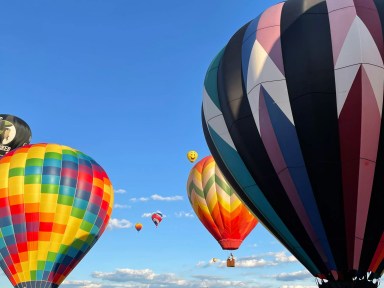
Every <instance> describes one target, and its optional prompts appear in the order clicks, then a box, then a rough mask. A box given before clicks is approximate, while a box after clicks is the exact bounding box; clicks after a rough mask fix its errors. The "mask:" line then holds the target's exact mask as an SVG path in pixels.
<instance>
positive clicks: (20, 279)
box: [0, 143, 113, 288]
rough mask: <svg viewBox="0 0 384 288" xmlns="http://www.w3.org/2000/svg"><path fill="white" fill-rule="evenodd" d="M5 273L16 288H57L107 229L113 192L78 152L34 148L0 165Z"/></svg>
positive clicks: (0, 251)
mask: <svg viewBox="0 0 384 288" xmlns="http://www.w3.org/2000/svg"><path fill="white" fill-rule="evenodd" d="M0 203H1V205H0V217H1V218H0V220H1V221H0V267H1V268H2V269H3V271H4V273H5V274H6V275H7V277H8V279H9V280H10V282H11V283H12V285H13V286H14V287H16V288H24V287H47V288H57V287H58V286H59V285H60V284H61V283H62V281H63V280H64V278H65V277H66V276H67V275H68V274H69V273H70V272H71V271H72V269H74V267H75V266H76V265H77V264H78V263H79V261H80V260H82V258H83V257H84V256H85V254H86V253H87V252H88V251H89V250H90V249H91V248H92V246H93V245H94V244H95V242H96V241H97V240H98V239H99V237H100V236H101V234H102V233H103V232H104V230H105V229H106V227H107V224H108V221H109V218H110V216H111V213H112V207H113V188H112V185H111V182H110V180H109V178H108V176H107V174H106V173H105V171H104V170H103V168H102V167H101V166H99V165H98V164H97V163H96V162H95V161H94V160H93V159H92V158H91V157H89V156H87V155H85V154H83V153H82V152H80V151H77V150H75V149H73V148H70V147H67V146H62V145H57V144H46V143H42V144H33V145H26V146H23V147H20V148H18V149H15V150H12V151H11V152H9V153H7V154H6V155H5V156H3V157H2V158H1V159H0Z"/></svg>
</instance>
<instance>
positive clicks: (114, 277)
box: [72, 269, 262, 288]
mask: <svg viewBox="0 0 384 288" xmlns="http://www.w3.org/2000/svg"><path fill="white" fill-rule="evenodd" d="M92 277H94V278H97V279H99V280H102V281H104V280H105V281H109V282H114V283H112V284H106V283H105V284H104V283H103V284H102V285H101V286H94V287H95V288H96V287H97V288H114V287H124V288H125V287H139V288H142V287H146V288H147V287H167V288H175V287H183V288H199V287H210V288H221V287H249V288H251V287H262V286H260V285H254V284H253V285H251V286H248V285H247V283H246V282H242V281H233V280H229V279H225V278H224V277H213V276H208V275H195V276H193V275H192V277H193V278H196V279H192V280H186V279H182V278H180V277H178V276H176V275H175V274H173V273H165V274H156V273H154V272H153V271H152V270H150V269H143V270H134V269H117V270H116V271H114V272H94V273H93V274H92ZM95 285H100V284H98V283H96V284H95ZM72 287H74V286H72ZM78 287H79V288H88V287H86V286H84V287H83V286H78ZM89 288H93V287H92V286H89Z"/></svg>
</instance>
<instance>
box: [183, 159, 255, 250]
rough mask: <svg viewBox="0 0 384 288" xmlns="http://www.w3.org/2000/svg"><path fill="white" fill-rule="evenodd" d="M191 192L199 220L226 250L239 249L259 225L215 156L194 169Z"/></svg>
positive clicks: (189, 191) (188, 185) (191, 176)
mask: <svg viewBox="0 0 384 288" xmlns="http://www.w3.org/2000/svg"><path fill="white" fill-rule="evenodd" d="M187 192H188V198H189V201H190V202H191V205H192V208H193V210H194V211H195V213H196V215H197V217H198V218H199V219H200V221H201V223H203V225H204V226H205V228H206V229H207V230H208V231H209V233H211V234H212V236H213V237H214V238H215V239H216V240H217V241H218V242H219V244H220V246H221V247H222V248H223V249H224V250H235V249H238V248H239V247H240V245H241V243H242V242H243V240H244V239H245V238H246V237H247V236H248V234H249V233H250V232H251V231H252V230H253V228H255V226H256V224H257V218H255V216H253V215H252V214H251V212H249V210H248V208H247V207H246V206H245V205H244V204H243V202H241V200H240V199H239V198H238V197H237V195H236V194H235V191H234V190H233V188H232V187H231V186H230V185H229V183H228V182H227V181H226V179H225V178H224V176H223V174H222V173H221V171H220V169H219V167H218V166H217V165H216V162H215V160H214V159H213V157H212V156H207V157H205V158H203V159H202V160H200V161H199V162H198V163H197V164H196V165H195V166H194V167H193V168H192V169H191V171H190V173H189V177H188V182H187Z"/></svg>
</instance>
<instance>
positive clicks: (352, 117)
mask: <svg viewBox="0 0 384 288" xmlns="http://www.w3.org/2000/svg"><path fill="white" fill-rule="evenodd" d="M383 38H384V1H383V0H287V1H285V2H282V3H279V4H277V5H274V6H272V7H270V8H269V9H267V10H266V11H265V12H263V13H262V14H261V15H260V16H259V17H257V18H256V19H254V20H252V21H250V22H249V23H247V24H246V25H244V26H243V27H242V28H241V29H239V30H238V31H237V32H236V33H235V35H234V36H233V37H232V38H231V39H230V41H229V42H228V43H227V45H226V47H225V48H224V49H223V50H222V51H221V52H220V53H219V54H218V55H217V56H216V58H215V59H214V60H213V62H212V64H211V66H210V67H209V69H208V72H207V75H206V78H205V84H204V86H205V92H204V100H203V117H202V118H203V128H204V134H205V138H206V140H207V143H208V146H209V148H210V151H211V153H212V155H213V157H214V158H215V160H216V161H217V163H218V165H219V167H220V169H221V171H223V174H224V175H225V177H226V178H227V180H228V181H229V182H230V183H231V185H232V186H233V187H234V188H235V189H236V191H237V192H238V194H239V196H240V197H241V199H242V200H243V201H244V202H246V204H247V206H248V207H249V208H250V209H251V210H252V211H253V212H254V214H255V215H256V216H257V217H258V218H259V220H260V221H261V222H262V223H263V224H264V225H265V226H266V227H267V228H268V230H269V231H271V232H272V233H273V234H274V235H275V236H276V237H277V238H278V239H279V240H280V241H281V242H282V243H283V244H284V246H285V247H287V249H288V250H289V251H291V252H292V254H294V255H295V256H296V258H297V259H299V261H300V262H301V263H302V264H303V265H305V267H306V268H307V269H308V270H309V271H310V272H311V273H312V274H313V275H314V276H317V277H319V278H322V279H323V280H320V279H318V280H319V281H320V282H324V283H320V286H322V287H377V283H378V279H379V278H380V276H381V275H382V273H383V271H384V213H383V212H384V181H383V179H384V124H383V117H382V113H383V87H384V63H383V62H384V40H383Z"/></svg>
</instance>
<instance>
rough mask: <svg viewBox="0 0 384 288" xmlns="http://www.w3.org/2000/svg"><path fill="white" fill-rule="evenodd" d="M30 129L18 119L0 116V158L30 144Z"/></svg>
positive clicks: (6, 115) (10, 116) (5, 115)
mask: <svg viewBox="0 0 384 288" xmlns="http://www.w3.org/2000/svg"><path fill="white" fill-rule="evenodd" d="M31 137H32V134H31V129H30V128H29V126H28V124H27V123H26V122H25V121H24V120H22V119H20V118H19V117H16V116H13V115H9V114H0V157H2V156H4V155H5V154H7V153H8V152H9V151H11V150H13V149H15V148H18V147H20V146H23V145H26V144H29V142H31Z"/></svg>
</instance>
